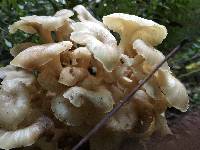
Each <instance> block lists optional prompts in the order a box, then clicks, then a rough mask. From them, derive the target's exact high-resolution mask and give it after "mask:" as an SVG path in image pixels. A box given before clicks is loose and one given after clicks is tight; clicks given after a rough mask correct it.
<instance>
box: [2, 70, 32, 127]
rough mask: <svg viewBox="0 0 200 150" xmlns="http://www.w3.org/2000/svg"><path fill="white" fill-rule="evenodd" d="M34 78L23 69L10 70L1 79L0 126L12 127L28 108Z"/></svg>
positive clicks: (24, 114) (21, 119)
mask: <svg viewBox="0 0 200 150" xmlns="http://www.w3.org/2000/svg"><path fill="white" fill-rule="evenodd" d="M34 81H35V78H34V76H33V75H31V74H29V73H26V72H25V71H12V72H10V73H9V74H7V75H6V76H5V78H4V80H3V81H2V85H1V90H0V107H1V111H0V126H3V127H5V128H11V129H14V128H16V127H17V125H18V124H19V123H20V122H22V121H23V119H24V118H25V117H26V115H27V112H28V111H29V109H30V100H31V94H32V93H33V92H34V91H33V90H35V88H34V87H32V86H33V85H32V84H33V83H34Z"/></svg>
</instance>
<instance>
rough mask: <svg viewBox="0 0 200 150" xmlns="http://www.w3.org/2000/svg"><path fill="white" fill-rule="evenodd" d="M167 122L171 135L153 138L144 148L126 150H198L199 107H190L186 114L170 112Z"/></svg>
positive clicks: (132, 147)
mask: <svg viewBox="0 0 200 150" xmlns="http://www.w3.org/2000/svg"><path fill="white" fill-rule="evenodd" d="M167 120H168V125H169V127H170V129H171V130H172V132H173V135H168V136H166V137H164V138H161V137H159V136H153V137H152V138H151V140H150V141H148V142H147V144H146V146H142V145H138V146H136V147H135V146H128V145H127V146H126V147H127V148H126V150H200V106H197V105H196V106H191V107H190V109H189V110H188V111H187V112H186V113H180V112H176V111H173V110H172V111H170V112H168V114H167ZM131 145H132V144H131Z"/></svg>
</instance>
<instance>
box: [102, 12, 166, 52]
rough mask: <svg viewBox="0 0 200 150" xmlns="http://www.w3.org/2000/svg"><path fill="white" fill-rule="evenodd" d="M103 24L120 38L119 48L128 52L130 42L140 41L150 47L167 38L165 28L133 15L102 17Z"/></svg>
mask: <svg viewBox="0 0 200 150" xmlns="http://www.w3.org/2000/svg"><path fill="white" fill-rule="evenodd" d="M103 23H104V24H105V25H106V26H107V27H108V28H109V29H111V30H113V31H114V32H117V33H119V34H120V36H121V42H120V46H121V47H122V49H124V50H130V49H131V45H132V42H134V41H135V40H136V39H142V40H143V41H145V42H146V43H149V44H150V45H152V46H155V45H158V44H160V43H161V42H162V41H163V39H165V38H166V36H167V29H166V28H165V26H162V25H159V24H157V23H156V22H154V21H152V20H147V19H144V18H141V17H138V16H135V15H129V14H123V13H114V14H111V15H107V16H104V17H103Z"/></svg>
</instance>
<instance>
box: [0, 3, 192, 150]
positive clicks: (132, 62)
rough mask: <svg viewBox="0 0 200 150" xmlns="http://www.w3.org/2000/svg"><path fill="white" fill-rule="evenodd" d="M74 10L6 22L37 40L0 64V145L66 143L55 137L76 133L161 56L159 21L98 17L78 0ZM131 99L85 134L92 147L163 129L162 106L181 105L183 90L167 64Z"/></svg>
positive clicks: (110, 147) (102, 148)
mask: <svg viewBox="0 0 200 150" xmlns="http://www.w3.org/2000/svg"><path fill="white" fill-rule="evenodd" d="M73 11H74V12H75V14H76V15H77V19H74V20H72V19H71V18H70V17H72V16H73V15H74V12H73ZM73 11H71V10H67V9H63V10H60V11H58V12H56V14H55V15H54V16H35V15H34V16H27V17H21V18H20V20H19V21H17V22H15V23H14V24H12V25H11V26H9V31H10V33H15V32H16V31H17V30H22V31H24V32H26V33H29V34H36V35H38V36H40V38H41V40H42V42H43V44H41V45H38V44H36V43H31V42H29V43H20V44H18V45H16V46H15V47H13V48H12V49H11V50H10V53H11V55H12V56H14V59H13V60H12V61H11V62H10V65H8V66H6V67H2V68H0V78H1V79H2V82H1V88H0V148H1V149H12V148H18V147H26V146H29V147H32V148H33V149H36V148H38V149H41V150H47V149H48V150H51V149H52V150H58V149H61V148H62V149H65V150H68V149H70V148H71V146H72V145H70V143H67V142H64V143H66V144H60V141H61V140H63V138H65V139H64V140H65V141H67V140H68V138H70V139H74V138H75V139H77V137H83V136H84V135H85V134H86V133H87V132H88V131H89V130H90V129H91V128H92V127H93V126H94V125H95V124H96V123H98V121H99V120H100V119H101V118H102V117H104V116H105V115H106V114H107V113H108V112H110V111H111V110H112V109H113V107H114V106H115V104H116V103H118V102H119V101H120V100H121V99H122V98H123V97H125V96H126V95H127V94H128V93H129V92H130V90H131V89H132V88H134V87H136V86H137V85H138V84H139V83H140V82H141V81H142V80H143V79H144V78H145V77H146V76H147V75H148V74H149V73H150V72H151V70H152V69H154V67H155V66H156V65H157V64H159V63H160V62H161V61H162V60H163V59H164V58H165V57H164V55H163V54H162V53H161V52H160V51H158V50H156V49H155V48H154V47H153V46H156V45H158V44H160V43H161V42H162V41H163V40H164V39H165V38H166V36H167V30H166V28H165V27H164V26H162V25H159V24H157V23H155V22H153V21H151V20H146V19H143V18H140V17H137V16H134V15H129V14H122V13H114V14H111V15H108V16H104V17H103V22H100V21H98V20H97V19H95V18H94V17H93V16H92V15H91V14H90V13H89V11H88V10H87V9H86V8H85V7H84V6H82V5H78V6H76V7H75V8H73ZM111 31H112V32H117V33H118V34H119V35H120V39H121V40H120V42H119V44H118V42H117V40H116V38H115V37H114V36H113V35H112V34H111ZM132 99H133V100H132V101H130V102H129V103H128V104H126V105H125V106H124V107H122V108H121V109H120V110H119V111H118V112H117V113H116V114H115V115H114V116H112V117H111V118H110V120H109V121H108V122H107V124H106V125H105V127H104V128H103V129H101V131H100V132H99V133H97V134H96V135H94V136H93V137H92V138H91V139H90V141H89V143H90V149H91V150H117V149H119V147H120V144H121V143H122V141H123V139H124V138H125V137H137V138H140V139H146V138H148V137H149V136H150V135H151V134H152V133H154V132H160V133H161V134H162V135H165V134H169V133H170V132H171V131H170V129H169V128H168V126H167V121H166V119H165V111H166V109H167V107H175V108H176V109H179V110H180V111H183V112H185V111H186V110H187V108H188V95H187V92H186V89H185V87H184V85H183V84H182V83H181V82H180V81H179V80H178V79H176V78H175V77H174V76H173V75H172V72H171V71H170V67H169V66H168V64H167V63H165V64H164V65H163V66H162V67H161V68H160V69H159V70H158V71H157V72H156V73H155V74H154V75H153V77H152V78H151V79H150V80H149V81H148V82H147V83H145V85H144V86H143V87H142V88H141V89H140V90H138V91H137V92H136V94H135V95H134V96H133V97H132Z"/></svg>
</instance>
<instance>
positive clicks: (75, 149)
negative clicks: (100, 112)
mask: <svg viewBox="0 0 200 150" xmlns="http://www.w3.org/2000/svg"><path fill="white" fill-rule="evenodd" d="M188 42H189V40H188V39H185V40H183V41H182V42H181V43H180V44H179V45H177V46H176V47H175V48H174V49H173V50H172V51H171V52H170V53H169V54H168V55H167V56H166V57H165V59H164V60H163V61H162V62H161V63H160V64H158V65H157V66H156V67H155V69H153V71H152V72H151V73H149V75H148V76H146V77H145V78H144V80H142V82H140V84H139V85H138V86H136V87H135V88H134V89H133V90H132V91H131V92H130V93H129V94H128V95H127V96H126V97H124V99H123V100H121V101H120V102H118V103H117V105H116V106H115V107H114V108H113V109H112V111H111V112H109V113H108V114H107V115H106V116H105V117H104V118H103V119H102V120H100V122H99V123H97V125H96V126H95V127H94V128H93V129H92V130H90V132H89V133H88V134H87V135H86V136H85V137H83V138H82V140H80V142H79V143H78V144H77V145H75V146H74V147H73V148H72V150H78V148H79V147H81V146H82V145H83V144H84V143H85V142H87V141H88V140H89V138H90V137H91V136H92V135H93V134H95V133H96V132H97V131H98V130H99V129H100V128H101V127H102V126H103V125H104V124H105V123H106V122H107V121H108V120H109V118H110V117H111V116H113V115H114V114H115V113H116V112H117V111H118V110H119V109H120V108H121V107H122V106H123V105H124V104H125V103H127V102H128V101H129V100H130V99H131V97H132V96H133V95H134V94H135V93H136V92H137V91H138V90H139V89H140V88H141V87H142V86H143V85H144V84H145V83H146V82H147V81H148V80H149V79H150V78H151V77H152V76H153V74H154V73H155V72H156V71H157V70H158V69H159V68H160V67H161V66H162V65H163V64H164V63H165V62H166V61H167V60H169V58H171V57H172V56H173V55H174V54H175V53H176V52H177V51H178V50H179V49H180V48H181V47H183V45H185V44H186V43H188Z"/></svg>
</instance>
